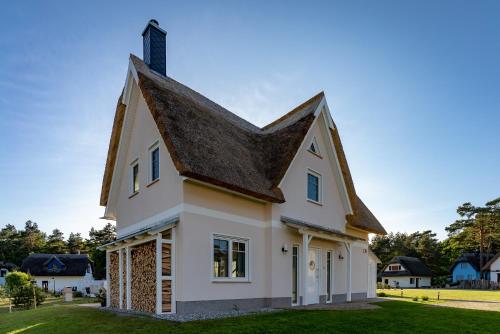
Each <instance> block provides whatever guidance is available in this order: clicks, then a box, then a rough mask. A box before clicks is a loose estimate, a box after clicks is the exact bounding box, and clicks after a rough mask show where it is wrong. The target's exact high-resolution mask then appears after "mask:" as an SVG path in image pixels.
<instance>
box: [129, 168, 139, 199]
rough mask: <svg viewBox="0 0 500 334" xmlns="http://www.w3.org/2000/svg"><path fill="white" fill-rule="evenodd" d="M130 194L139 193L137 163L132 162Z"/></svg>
mask: <svg viewBox="0 0 500 334" xmlns="http://www.w3.org/2000/svg"><path fill="white" fill-rule="evenodd" d="M130 178H131V179H130V193H131V194H135V193H136V192H138V191H139V162H137V161H136V162H133V163H132V164H131V165H130Z"/></svg>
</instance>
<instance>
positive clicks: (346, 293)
mask: <svg viewBox="0 0 500 334" xmlns="http://www.w3.org/2000/svg"><path fill="white" fill-rule="evenodd" d="M143 38H144V59H143V60H141V59H139V58H138V57H136V56H134V55H131V56H130V62H129V67H128V70H127V78H126V82H125V85H124V88H123V90H122V95H121V96H120V97H119V99H118V103H117V108H116V113H115V119H114V124H113V129H112V133H111V140H110V144H109V150H108V157H107V161H106V167H105V172H104V178H103V185H102V192H101V205H103V206H105V214H104V216H105V218H107V219H110V220H115V221H116V228H117V240H116V241H114V242H112V243H110V244H108V245H105V246H103V249H106V251H107V275H108V279H107V280H108V282H109V289H108V298H107V300H108V306H110V307H112V308H119V309H128V310H134V311H140V312H150V313H157V314H161V313H184V314H186V313H192V312H207V311H217V310H221V311H223V310H232V309H234V308H235V307H237V308H239V309H240V310H250V309H259V308H263V307H291V306H295V305H308V304H318V303H336V302H346V301H352V300H362V299H365V298H367V296H368V289H369V287H368V285H369V284H368V283H369V280H372V281H373V282H371V283H370V284H374V280H375V277H374V275H373V269H372V271H369V268H371V267H370V264H369V263H370V257H369V251H368V234H369V233H377V234H385V233H386V232H385V230H384V228H383V227H382V225H381V224H380V223H379V221H378V220H377V219H376V218H375V216H374V215H373V214H372V213H371V212H370V210H369V209H368V208H367V207H366V205H365V204H364V203H363V202H362V201H361V199H360V198H359V197H358V196H357V194H356V191H355V188H354V184H353V180H352V178H351V174H350V171H349V167H348V164H347V160H346V157H345V154H344V150H343V148H342V144H341V141H340V136H339V131H338V127H337V126H336V125H335V123H334V122H333V119H332V116H331V113H330V109H329V106H328V103H327V101H326V97H325V94H324V93H319V94H317V95H316V96H314V97H312V98H311V99H309V100H308V101H306V102H304V103H302V104H300V105H299V106H297V107H296V108H294V109H293V110H292V111H290V112H289V113H287V114H285V115H284V116H282V117H280V118H279V119H277V120H276V121H274V122H272V123H270V124H268V125H267V126H265V127H262V128H261V127H257V126H255V125H253V124H251V123H249V122H247V121H246V120H244V119H242V118H240V117H238V116H236V115H235V114H233V113H231V112H230V111H228V110H226V109H225V108H223V107H221V106H220V105H218V104H216V103H214V102H212V101H210V100H209V99H207V98H206V97H204V96H202V95H201V94H199V93H197V92H195V91H193V90H192V89H190V88H188V87H186V86H184V85H182V84H180V83H179V82H177V81H175V80H174V79H172V78H170V77H168V76H167V75H166V60H165V45H166V32H165V31H163V30H162V29H161V28H160V27H159V26H158V23H157V22H156V21H154V20H152V21H150V22H149V23H148V25H147V26H146V28H145V29H144V31H143ZM372 261H375V262H376V260H374V259H372ZM371 294H373V293H371Z"/></svg>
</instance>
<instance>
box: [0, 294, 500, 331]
mask: <svg viewBox="0 0 500 334" xmlns="http://www.w3.org/2000/svg"><path fill="white" fill-rule="evenodd" d="M378 305H380V307H381V308H380V309H377V310H357V311H353V310H350V311H344V310H343V311H325V310H321V311H283V312H276V313H270V314H260V315H253V316H242V317H237V318H228V319H219V320H209V321H196V322H190V323H183V324H178V323H172V322H168V321H164V320H155V319H151V318H144V317H143V318H139V317H131V316H123V315H122V316H118V315H115V314H113V313H108V312H102V311H99V310H97V309H91V308H84V307H78V306H75V305H59V306H48V307H43V308H40V309H38V310H28V311H21V312H15V313H10V314H0V333H6V334H14V333H23V334H27V333H29V334H37V333H50V334H61V333H102V334H107V333H131V334H133V333H151V334H154V333H165V334H167V333H232V334H234V333H306V332H307V333H415V332H419V333H440V334H443V333H495V332H497V330H498V327H499V326H500V314H499V313H498V312H487V311H476V310H464V309H454V308H446V307H435V306H429V305H423V304H418V303H409V302H405V301H386V302H382V303H379V304H378Z"/></svg>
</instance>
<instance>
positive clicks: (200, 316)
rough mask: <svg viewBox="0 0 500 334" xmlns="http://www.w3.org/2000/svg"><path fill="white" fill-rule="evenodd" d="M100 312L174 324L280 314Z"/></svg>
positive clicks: (103, 308)
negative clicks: (172, 322)
mask: <svg viewBox="0 0 500 334" xmlns="http://www.w3.org/2000/svg"><path fill="white" fill-rule="evenodd" d="M100 310H101V311H104V312H112V313H116V314H118V315H131V316H143V317H149V318H155V319H160V320H167V321H175V322H188V321H198V320H212V319H223V318H232V317H239V316H245V315H254V314H262V313H273V312H281V311H283V310H281V309H273V308H262V309H258V310H253V311H226V312H204V313H189V314H175V313H174V314H151V313H144V312H137V311H132V310H122V309H115V308H110V307H101V308H100Z"/></svg>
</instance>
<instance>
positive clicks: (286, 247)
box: [281, 244, 288, 254]
mask: <svg viewBox="0 0 500 334" xmlns="http://www.w3.org/2000/svg"><path fill="white" fill-rule="evenodd" d="M281 251H282V252H283V254H286V253H288V245H287V244H283V246H281Z"/></svg>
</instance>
